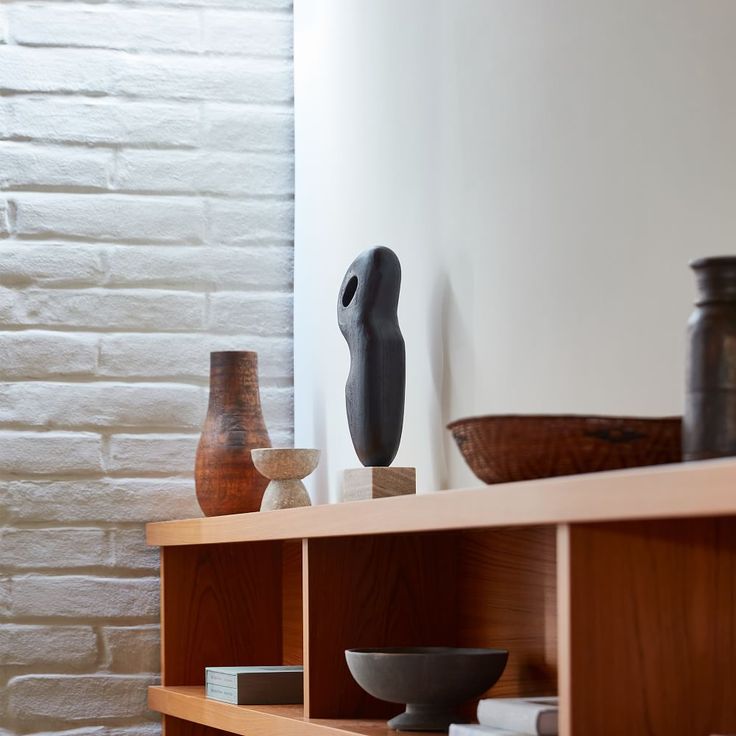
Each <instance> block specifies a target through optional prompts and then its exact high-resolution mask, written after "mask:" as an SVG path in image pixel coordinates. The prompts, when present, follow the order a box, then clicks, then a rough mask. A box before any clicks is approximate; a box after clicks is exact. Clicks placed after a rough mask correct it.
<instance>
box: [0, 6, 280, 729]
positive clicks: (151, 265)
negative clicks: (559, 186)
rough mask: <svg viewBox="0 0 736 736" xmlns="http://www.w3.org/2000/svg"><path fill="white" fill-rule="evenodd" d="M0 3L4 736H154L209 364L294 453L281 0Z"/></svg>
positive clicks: (0, 666) (0, 707) (0, 689)
mask: <svg viewBox="0 0 736 736" xmlns="http://www.w3.org/2000/svg"><path fill="white" fill-rule="evenodd" d="M0 8H1V9H0V28H2V33H1V34H0V35H2V38H3V41H4V43H3V44H2V45H0V91H1V93H2V96H0V136H1V137H2V142H0V188H1V189H2V190H3V191H2V192H0V213H1V216H0V234H1V237H2V239H1V240H0V734H2V735H3V736H8V734H15V733H18V734H20V733H23V734H27V733H31V732H33V733H38V732H41V731H43V732H44V733H46V732H61V731H64V733H71V732H72V731H71V730H73V733H74V736H91V735H92V734H94V736H151V735H152V734H154V733H158V731H159V726H158V723H157V720H156V718H157V717H156V716H155V715H154V714H152V713H151V712H149V711H148V708H147V705H146V686H147V684H149V683H150V682H152V681H153V680H154V679H155V677H156V673H157V672H158V667H159V664H158V626H157V622H158V608H159V600H158V598H159V585H158V550H156V549H151V548H147V547H146V546H145V543H144V537H143V524H144V522H146V521H151V520H156V519H169V518H176V517H185V516H192V515H197V514H199V513H200V512H199V509H198V506H197V504H196V500H195V498H194V487H193V482H192V477H191V476H192V469H193V463H194V450H195V446H196V442H197V438H198V432H199V427H200V425H201V422H202V419H203V417H204V412H205V405H206V400H207V389H206V386H207V374H208V369H209V351H210V350H221V349H254V350H257V351H259V353H260V358H261V378H262V389H263V398H264V408H265V413H266V419H267V422H268V426H269V429H270V430H271V436H272V439H274V440H275V442H278V443H282V444H283V443H288V442H289V441H290V440H291V432H292V341H291V332H292V317H291V314H292V310H291V286H292V236H293V219H292V218H293V212H292V210H293V201H292V200H293V112H292V91H293V87H292V57H291V44H292V19H291V3H290V0H142V1H141V2H135V1H134V2H125V3H122V2H101V3H93V4H89V3H74V2H25V1H18V2H7V3H4V4H2V6H0Z"/></svg>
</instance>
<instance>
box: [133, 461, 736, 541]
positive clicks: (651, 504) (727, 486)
mask: <svg viewBox="0 0 736 736" xmlns="http://www.w3.org/2000/svg"><path fill="white" fill-rule="evenodd" d="M732 515H736V460H734V459H727V460H708V461H703V462H697V463H682V464H677V465H660V466H657V467H651V468H637V469H633V470H620V471H614V472H607V473H592V474H588V475H571V476H565V477H561V478H547V479H544V480H534V481H524V482H521V483H504V484H500V485H494V486H483V487H481V488H471V489H466V490H455V491H437V492H433V493H420V494H418V495H411V496H395V497H393V498H383V499H378V500H373V501H355V502H352V503H338V504H324V505H320V506H311V507H307V508H298V509H285V510H281V511H269V512H265V513H251V514H233V515H231V516H215V517H210V518H198V519H183V520H179V521H163V522H155V523H152V524H148V525H147V540H148V543H149V544H151V545H158V546H167V545H185V544H215V543H223V542H251V541H265V540H279V539H308V538H315V537H342V536H355V535H364V534H392V533H402V532H424V531H442V530H452V529H476V528H481V527H507V526H528V525H545V524H564V523H576V522H579V523H583V522H596V521H625V520H633V519H658V518H662V519H665V518H686V517H700V516H732Z"/></svg>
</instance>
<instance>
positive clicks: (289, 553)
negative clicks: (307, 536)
mask: <svg viewBox="0 0 736 736" xmlns="http://www.w3.org/2000/svg"><path fill="white" fill-rule="evenodd" d="M282 586H283V632H282V640H283V657H282V659H283V663H284V664H303V663H304V642H303V636H302V622H303V617H304V611H303V606H302V542H301V541H300V540H293V541H292V540H290V541H287V542H284V543H283V577H282Z"/></svg>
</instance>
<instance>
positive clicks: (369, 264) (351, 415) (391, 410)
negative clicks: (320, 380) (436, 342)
mask: <svg viewBox="0 0 736 736" xmlns="http://www.w3.org/2000/svg"><path fill="white" fill-rule="evenodd" d="M400 288H401V264H400V263H399V259H398V258H397V256H396V254H395V253H394V252H393V251H392V250H390V249H389V248H384V247H378V248H371V249H370V250H366V251H364V252H363V253H361V254H360V255H359V256H358V257H357V258H356V259H355V260H354V261H353V262H352V264H350V268H348V270H347V273H346V274H345V278H344V279H343V282H342V286H341V287H340V295H339V298H338V302H337V322H338V324H339V325H340V331H341V332H342V334H343V336H344V337H345V340H346V341H347V343H348V347H349V348H350V373H349V374H348V380H347V383H346V384H345V405H346V408H347V413H348V425H349V427H350V435H351V437H352V438H353V446H354V447H355V452H356V453H357V454H358V457H359V458H360V461H361V462H362V463H363V465H365V466H386V465H390V464H391V461H392V460H393V459H394V457H395V456H396V452H397V451H398V449H399V442H400V441H401V430H402V426H403V423H404V395H405V390H406V351H405V347H404V338H403V336H402V334H401V330H400V329H399V319H398V314H397V310H398V305H399V290H400Z"/></svg>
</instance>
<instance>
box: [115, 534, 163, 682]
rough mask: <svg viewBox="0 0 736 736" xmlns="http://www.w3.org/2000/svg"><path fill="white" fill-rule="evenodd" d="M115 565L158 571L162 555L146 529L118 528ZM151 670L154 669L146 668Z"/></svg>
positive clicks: (121, 567) (129, 568)
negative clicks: (148, 538)
mask: <svg viewBox="0 0 736 736" xmlns="http://www.w3.org/2000/svg"><path fill="white" fill-rule="evenodd" d="M113 546H114V559H115V566H116V567H117V568H119V569H125V570H152V571H157V570H158V567H159V561H160V555H159V550H158V548H157V547H149V546H148V545H147V544H146V530H145V529H144V527H143V526H141V527H140V528H138V529H117V530H116V531H115V532H113ZM146 671H147V672H150V671H152V670H146Z"/></svg>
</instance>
